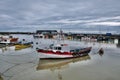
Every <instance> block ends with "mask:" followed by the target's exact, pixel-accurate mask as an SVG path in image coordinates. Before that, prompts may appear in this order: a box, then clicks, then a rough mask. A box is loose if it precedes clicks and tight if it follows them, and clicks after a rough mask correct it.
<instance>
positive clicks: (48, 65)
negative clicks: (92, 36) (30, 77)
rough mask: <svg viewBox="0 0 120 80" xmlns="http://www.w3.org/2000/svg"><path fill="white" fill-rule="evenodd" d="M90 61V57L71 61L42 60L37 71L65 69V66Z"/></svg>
mask: <svg viewBox="0 0 120 80" xmlns="http://www.w3.org/2000/svg"><path fill="white" fill-rule="evenodd" d="M89 59H90V56H89V55H86V56H83V57H78V58H69V59H40V60H39V64H38V66H37V68H36V69H37V70H44V69H62V68H65V66H67V65H68V64H69V63H75V62H78V61H85V60H89Z"/></svg>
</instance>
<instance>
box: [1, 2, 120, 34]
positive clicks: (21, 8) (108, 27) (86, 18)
mask: <svg viewBox="0 0 120 80" xmlns="http://www.w3.org/2000/svg"><path fill="white" fill-rule="evenodd" d="M61 28H62V29H63V30H65V31H70V32H72V31H77V32H100V31H103V32H113V33H119V32H120V0H0V31H36V30H37V29H61Z"/></svg>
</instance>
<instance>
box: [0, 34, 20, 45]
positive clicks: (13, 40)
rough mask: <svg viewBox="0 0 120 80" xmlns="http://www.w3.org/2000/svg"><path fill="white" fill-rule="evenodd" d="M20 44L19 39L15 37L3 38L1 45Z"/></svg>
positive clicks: (0, 40) (0, 39)
mask: <svg viewBox="0 0 120 80" xmlns="http://www.w3.org/2000/svg"><path fill="white" fill-rule="evenodd" d="M17 42H18V38H14V37H13V36H1V37H0V44H15V43H17Z"/></svg>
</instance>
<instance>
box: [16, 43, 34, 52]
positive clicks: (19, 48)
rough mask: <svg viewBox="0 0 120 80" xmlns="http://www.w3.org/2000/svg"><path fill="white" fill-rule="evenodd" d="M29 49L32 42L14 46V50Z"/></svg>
mask: <svg viewBox="0 0 120 80" xmlns="http://www.w3.org/2000/svg"><path fill="white" fill-rule="evenodd" d="M29 47H32V42H27V43H19V44H16V45H15V50H21V49H25V48H29Z"/></svg>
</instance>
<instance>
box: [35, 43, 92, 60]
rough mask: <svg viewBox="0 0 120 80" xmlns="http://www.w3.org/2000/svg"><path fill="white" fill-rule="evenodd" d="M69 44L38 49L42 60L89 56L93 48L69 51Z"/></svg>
mask: <svg viewBox="0 0 120 80" xmlns="http://www.w3.org/2000/svg"><path fill="white" fill-rule="evenodd" d="M69 48H70V47H69V46H68V44H58V45H54V44H51V45H50V46H49V48H45V49H37V52H38V53H39V54H40V56H41V54H42V56H44V57H41V58H52V59H53V58H75V57H82V56H85V55H88V53H89V52H90V51H91V48H92V47H86V48H75V49H73V48H72V49H69Z"/></svg>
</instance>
